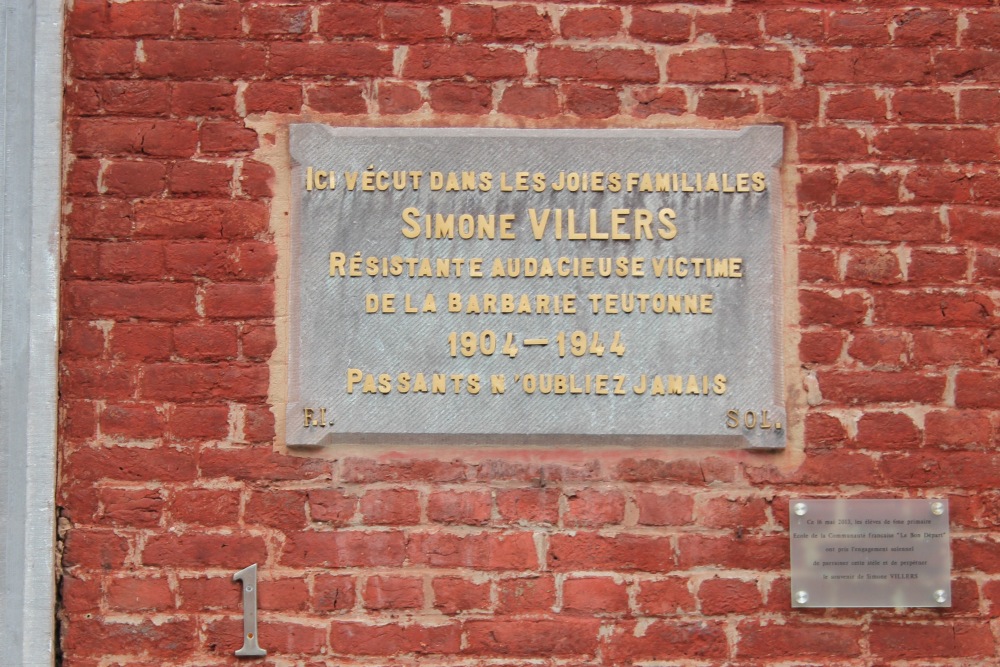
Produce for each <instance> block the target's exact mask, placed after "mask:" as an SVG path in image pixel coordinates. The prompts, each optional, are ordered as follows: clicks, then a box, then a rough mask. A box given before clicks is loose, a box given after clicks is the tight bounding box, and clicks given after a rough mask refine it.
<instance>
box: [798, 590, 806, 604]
mask: <svg viewBox="0 0 1000 667" xmlns="http://www.w3.org/2000/svg"><path fill="white" fill-rule="evenodd" d="M795 602H796V604H805V603H806V602H809V594H808V593H806V592H805V591H798V592H797V593H796V594H795Z"/></svg>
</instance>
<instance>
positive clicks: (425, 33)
mask: <svg viewBox="0 0 1000 667" xmlns="http://www.w3.org/2000/svg"><path fill="white" fill-rule="evenodd" d="M444 34H445V31H444V19H443V17H442V15H441V9H440V8H438V7H434V6H419V5H418V6H407V5H405V4H389V5H386V6H385V8H384V9H383V12H382V37H383V39H385V40H387V41H390V42H404V43H411V44H417V43H420V42H424V41H430V40H434V39H438V38H441V37H444Z"/></svg>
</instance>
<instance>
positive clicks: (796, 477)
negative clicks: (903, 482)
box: [746, 450, 881, 486]
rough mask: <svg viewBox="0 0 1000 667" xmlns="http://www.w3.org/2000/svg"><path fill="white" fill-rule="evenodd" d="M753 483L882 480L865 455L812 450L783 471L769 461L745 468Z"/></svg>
mask: <svg viewBox="0 0 1000 667" xmlns="http://www.w3.org/2000/svg"><path fill="white" fill-rule="evenodd" d="M746 474H747V478H748V479H749V480H751V481H752V482H753V483H755V484H805V485H809V486H814V485H834V486H836V485H840V484H860V485H872V484H877V483H881V479H880V477H879V472H878V470H877V466H876V463H875V461H873V460H872V457H871V456H870V455H868V454H863V453H858V452H848V451H837V450H834V451H823V450H814V451H813V452H811V453H810V454H809V456H808V457H806V460H805V461H804V462H803V463H802V465H801V466H800V467H798V468H797V469H795V470H794V471H788V472H786V471H782V470H779V469H778V468H776V467H775V466H773V465H770V464H764V465H752V466H748V467H747V468H746Z"/></svg>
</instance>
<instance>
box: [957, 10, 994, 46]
mask: <svg viewBox="0 0 1000 667" xmlns="http://www.w3.org/2000/svg"><path fill="white" fill-rule="evenodd" d="M965 17H966V20H967V21H968V27H966V28H965V30H964V31H963V33H962V42H963V43H968V44H972V45H974V46H983V47H993V48H995V47H998V46H1000V14H998V13H997V12H996V11H989V10H986V11H977V12H969V13H967V14H966V15H965Z"/></svg>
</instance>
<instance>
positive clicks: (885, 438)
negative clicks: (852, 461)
mask: <svg viewBox="0 0 1000 667" xmlns="http://www.w3.org/2000/svg"><path fill="white" fill-rule="evenodd" d="M922 440H923V438H922V436H921V432H920V429H919V428H918V427H917V425H916V424H914V423H913V420H912V419H910V417H909V416H907V415H905V414H903V413H900V412H868V413H866V414H864V415H862V417H861V419H860V420H859V421H858V433H857V436H855V438H854V446H856V447H862V448H864V449H914V448H917V447H920V445H921V443H922Z"/></svg>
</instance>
